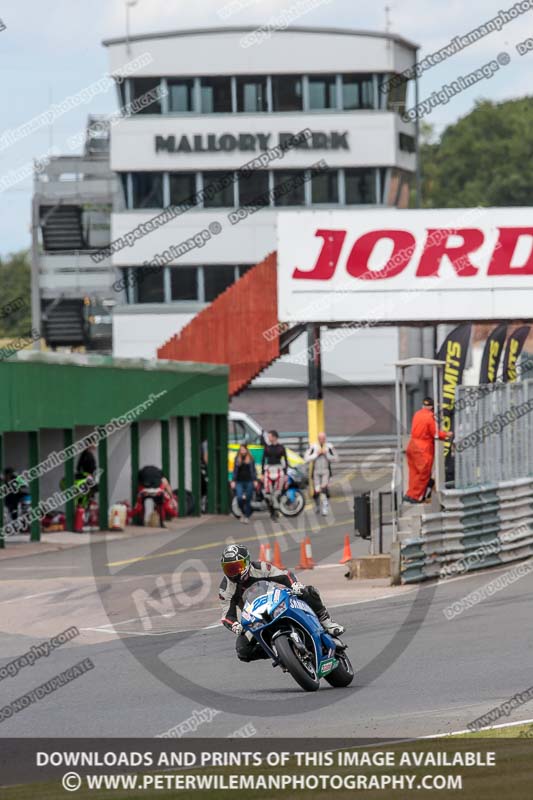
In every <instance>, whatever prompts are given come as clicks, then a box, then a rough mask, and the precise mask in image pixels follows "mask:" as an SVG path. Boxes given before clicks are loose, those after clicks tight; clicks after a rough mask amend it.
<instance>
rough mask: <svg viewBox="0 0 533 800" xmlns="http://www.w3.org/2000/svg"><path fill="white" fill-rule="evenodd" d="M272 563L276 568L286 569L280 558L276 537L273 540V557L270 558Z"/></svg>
mask: <svg viewBox="0 0 533 800" xmlns="http://www.w3.org/2000/svg"><path fill="white" fill-rule="evenodd" d="M272 563H273V564H274V566H275V567H277V568H278V569H287V567H285V566H284V564H283V561H282V560H281V550H280V547H279V542H278V540H277V539H276V541H275V542H274V558H273V559H272Z"/></svg>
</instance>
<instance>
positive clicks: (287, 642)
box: [276, 636, 320, 692]
mask: <svg viewBox="0 0 533 800" xmlns="http://www.w3.org/2000/svg"><path fill="white" fill-rule="evenodd" d="M276 652H277V654H278V658H279V660H280V661H281V663H282V664H283V666H284V667H285V669H286V670H288V672H289V673H290V674H291V675H292V677H293V678H294V680H295V681H296V683H297V684H298V685H299V686H301V687H302V689H304V690H305V691H306V692H316V691H317V690H318V689H319V688H320V678H317V675H316V670H315V668H314V666H313V665H312V664H311V663H310V661H308V660H305V661H304V660H303V659H302V657H301V655H300V654H299V653H298V652H297V650H296V646H295V644H294V642H293V641H292V640H291V638H290V637H289V636H278V638H277V639H276Z"/></svg>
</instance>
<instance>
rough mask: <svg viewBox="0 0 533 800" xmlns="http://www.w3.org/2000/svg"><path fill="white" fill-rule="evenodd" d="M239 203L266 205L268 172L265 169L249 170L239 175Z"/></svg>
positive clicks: (268, 202) (267, 201)
mask: <svg viewBox="0 0 533 800" xmlns="http://www.w3.org/2000/svg"><path fill="white" fill-rule="evenodd" d="M239 205H240V206H268V205H270V196H269V192H268V172H267V170H266V169H257V170H250V172H247V173H246V174H245V175H243V174H241V175H240V176H239Z"/></svg>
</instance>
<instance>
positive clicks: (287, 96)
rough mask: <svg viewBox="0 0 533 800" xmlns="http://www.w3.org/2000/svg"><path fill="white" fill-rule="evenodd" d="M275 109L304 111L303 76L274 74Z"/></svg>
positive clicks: (273, 93) (273, 102) (273, 95)
mask: <svg viewBox="0 0 533 800" xmlns="http://www.w3.org/2000/svg"><path fill="white" fill-rule="evenodd" d="M272 106H273V110H274V111H302V108H303V106H302V78H301V77H300V76H299V75H273V76H272Z"/></svg>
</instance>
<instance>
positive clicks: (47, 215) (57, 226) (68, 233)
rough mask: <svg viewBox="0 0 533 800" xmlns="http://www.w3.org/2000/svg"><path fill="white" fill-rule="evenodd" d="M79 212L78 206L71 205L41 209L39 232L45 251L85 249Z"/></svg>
mask: <svg viewBox="0 0 533 800" xmlns="http://www.w3.org/2000/svg"><path fill="white" fill-rule="evenodd" d="M81 212H82V210H81V208H80V207H79V206H72V205H60V204H58V205H56V206H51V207H47V206H42V207H41V230H42V234H43V244H44V249H45V250H46V251H50V252H57V251H62V250H63V251H65V250H70V251H72V250H83V249H85V247H86V244H85V239H84V236H83V229H82V224H81Z"/></svg>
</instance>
